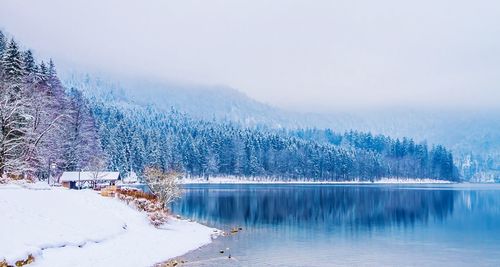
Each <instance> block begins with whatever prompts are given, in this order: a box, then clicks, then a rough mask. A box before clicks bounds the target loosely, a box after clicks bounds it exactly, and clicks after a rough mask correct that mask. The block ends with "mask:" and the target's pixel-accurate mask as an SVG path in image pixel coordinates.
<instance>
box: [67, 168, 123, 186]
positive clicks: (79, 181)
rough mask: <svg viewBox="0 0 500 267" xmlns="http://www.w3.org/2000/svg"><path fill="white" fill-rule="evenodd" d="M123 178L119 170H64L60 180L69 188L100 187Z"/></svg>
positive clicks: (112, 183)
mask: <svg viewBox="0 0 500 267" xmlns="http://www.w3.org/2000/svg"><path fill="white" fill-rule="evenodd" d="M120 179H121V177H120V173H119V172H105V171H82V172H63V173H62V175H61V177H60V178H59V182H60V183H61V184H62V186H63V187H66V188H69V189H81V188H93V189H100V188H103V187H106V186H111V185H115V184H116V182H118V181H119V180H120Z"/></svg>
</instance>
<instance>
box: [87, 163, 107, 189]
mask: <svg viewBox="0 0 500 267" xmlns="http://www.w3.org/2000/svg"><path fill="white" fill-rule="evenodd" d="M106 166H107V163H106V160H105V159H104V158H102V157H98V156H94V157H92V158H91V159H90V162H89V166H88V170H89V171H90V173H91V175H92V183H93V184H92V186H93V187H94V188H95V187H96V185H97V182H98V181H99V180H101V179H102V178H104V176H105V173H104V171H103V170H104V169H105V168H106Z"/></svg>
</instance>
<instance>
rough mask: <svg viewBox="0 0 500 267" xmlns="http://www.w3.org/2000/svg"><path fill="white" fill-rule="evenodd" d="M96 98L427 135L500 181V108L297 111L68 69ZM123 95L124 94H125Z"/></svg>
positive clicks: (273, 123)
mask: <svg viewBox="0 0 500 267" xmlns="http://www.w3.org/2000/svg"><path fill="white" fill-rule="evenodd" d="M64 81H65V84H67V85H68V86H69V87H71V86H74V87H77V88H82V90H83V91H84V92H85V93H86V94H88V95H90V96H95V97H97V98H101V99H106V98H110V96H112V97H113V98H114V100H115V101H116V100H117V99H119V98H121V100H122V104H123V105H130V103H134V104H136V105H141V106H144V105H153V106H155V107H156V108H157V109H158V110H161V111H169V110H170V109H171V107H174V108H175V109H177V110H179V111H182V112H185V113H187V114H188V115H189V116H190V117H193V118H195V119H202V120H210V121H212V120H215V121H218V122H228V121H229V122H235V123H237V124H240V125H242V126H244V127H259V128H262V127H264V128H270V129H300V128H310V129H328V128H330V129H333V130H334V131H335V132H338V133H343V132H348V131H350V130H356V131H361V132H371V133H373V134H383V135H386V136H391V137H394V138H400V139H402V138H404V137H411V138H413V139H415V140H426V141H427V142H428V144H429V145H430V146H432V145H439V144H442V145H444V146H446V147H448V148H449V149H451V150H452V151H453V153H454V155H455V157H454V160H455V164H456V165H457V166H458V168H459V172H460V174H461V176H462V177H463V178H464V179H467V180H469V179H470V180H473V181H491V180H494V179H498V180H500V110H490V111H487V110H484V111H481V110H476V111H471V110H422V109H406V108H405V109H403V108H398V109H395V108H393V109H385V110H361V111H357V112H348V113H347V112H335V113H330V114H315V113H307V114H306V113H298V112H289V111H285V110H281V109H278V108H275V107H272V106H269V105H266V104H262V103H259V102H257V101H255V100H253V99H251V98H249V97H247V96H246V95H244V94H242V93H239V92H238V91H236V90H234V89H231V88H227V87H216V86H212V87H207V86H194V85H191V86H187V85H179V84H174V83H153V82H148V81H140V80H133V79H128V80H127V79H120V83H115V82H113V81H112V80H109V79H108V80H106V79H96V78H91V77H89V76H84V75H77V74H75V73H71V74H67V75H66V78H65V79H64ZM124 96H125V97H124Z"/></svg>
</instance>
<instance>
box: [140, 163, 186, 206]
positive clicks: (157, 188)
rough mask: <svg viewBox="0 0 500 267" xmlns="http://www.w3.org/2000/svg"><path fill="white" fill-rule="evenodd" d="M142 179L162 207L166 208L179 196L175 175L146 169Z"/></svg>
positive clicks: (149, 168) (154, 169) (155, 169)
mask: <svg viewBox="0 0 500 267" xmlns="http://www.w3.org/2000/svg"><path fill="white" fill-rule="evenodd" d="M144 177H145V178H146V183H147V184H148V185H149V188H150V189H151V191H153V194H154V195H155V196H156V197H158V200H159V201H160V202H161V203H163V205H164V207H168V205H169V204H170V203H172V201H174V200H176V199H177V198H179V197H180V196H181V189H180V186H179V183H178V175H177V174H175V173H165V172H163V171H161V170H160V169H158V168H152V167H148V168H146V170H145V171H144Z"/></svg>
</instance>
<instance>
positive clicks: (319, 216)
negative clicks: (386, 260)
mask: <svg viewBox="0 0 500 267" xmlns="http://www.w3.org/2000/svg"><path fill="white" fill-rule="evenodd" d="M188 188H189V189H188V190H187V191H186V194H185V195H184V196H183V199H182V200H181V201H179V202H178V203H176V204H175V205H174V206H173V210H174V212H177V213H181V214H184V215H188V216H190V217H192V218H193V219H196V220H202V221H206V222H209V223H212V224H225V225H246V226H256V225H259V224H264V225H265V224H271V225H293V226H320V225H323V226H349V227H365V228H372V227H386V226H412V225H414V224H415V223H426V222H427V221H428V220H429V219H432V220H437V221H442V220H444V219H446V218H447V217H448V216H450V215H451V214H452V213H453V209H454V202H455V201H456V200H457V196H458V192H457V191H455V190H426V189H423V190H419V189H403V188H397V187H391V186H276V185H246V186H242V185H231V186H230V185H220V186H192V187H188ZM459 199H461V198H459Z"/></svg>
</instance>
